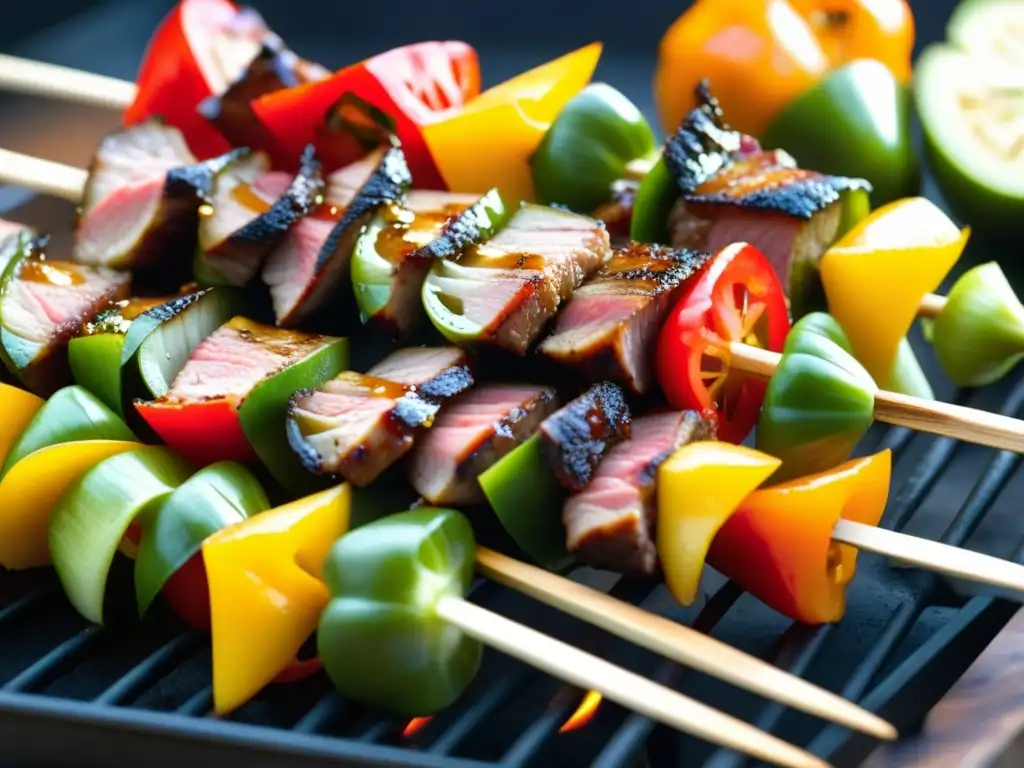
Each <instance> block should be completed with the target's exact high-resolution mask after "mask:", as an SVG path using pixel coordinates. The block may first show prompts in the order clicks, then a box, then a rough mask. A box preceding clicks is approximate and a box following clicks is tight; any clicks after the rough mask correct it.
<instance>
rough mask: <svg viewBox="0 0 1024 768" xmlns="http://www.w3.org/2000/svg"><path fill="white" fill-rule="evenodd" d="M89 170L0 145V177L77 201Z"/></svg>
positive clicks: (48, 193)
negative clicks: (14, 150) (25, 153)
mask: <svg viewBox="0 0 1024 768" xmlns="http://www.w3.org/2000/svg"><path fill="white" fill-rule="evenodd" d="M88 180H89V172H88V171H86V170H83V169H82V168H74V167H72V166H70V165H64V164H63V163H54V162H51V161H49V160H43V159H41V158H38V157H32V156H30V155H23V154H21V153H20V152H12V151H11V150H9V149H3V148H2V147H0V181H2V182H5V183H7V184H13V185H15V186H18V187H25V188H27V189H34V190H36V191H38V192H42V193H44V194H47V195H52V196H54V197H61V198H63V199H65V200H70V201H71V202H73V203H78V202H80V201H81V199H82V195H83V194H84V193H85V183H86V182H87V181H88Z"/></svg>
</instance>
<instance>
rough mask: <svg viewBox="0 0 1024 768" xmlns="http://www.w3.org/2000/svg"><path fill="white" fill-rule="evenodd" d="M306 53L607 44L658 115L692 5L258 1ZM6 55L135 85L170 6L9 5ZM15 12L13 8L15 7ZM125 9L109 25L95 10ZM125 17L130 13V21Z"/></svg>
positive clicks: (934, 10)
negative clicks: (671, 58)
mask: <svg viewBox="0 0 1024 768" xmlns="http://www.w3.org/2000/svg"><path fill="white" fill-rule="evenodd" d="M249 4H250V5H252V6H253V7H255V8H257V9H258V10H259V11H260V12H261V13H263V14H264V15H265V16H266V18H267V20H268V21H269V23H270V25H271V27H272V28H274V29H275V30H276V31H278V32H279V33H280V34H281V35H282V36H284V38H285V39H286V40H288V42H289V43H290V44H291V45H292V47H293V48H295V49H296V50H297V51H298V52H300V53H302V54H304V55H306V56H308V57H310V58H315V59H319V60H320V61H322V63H323V64H325V65H327V66H329V67H338V66H341V65H344V64H347V63H350V62H352V61H355V60H358V59H361V58H363V57H365V56H367V55H369V54H372V53H376V52H379V51H381V50H384V49H386V48H390V47H394V46H396V45H401V44H405V43H411V42H415V41H418V40H427V39H460V40H465V41H467V42H469V43H471V44H473V45H474V46H475V47H476V48H477V50H478V51H479V52H480V58H481V63H482V68H483V73H484V79H485V84H487V85H491V84H494V83H495V82H499V81H500V80H502V79H504V78H506V77H508V76H510V75H512V74H515V73H516V72H517V71H521V70H523V69H526V68H529V67H530V66H532V65H534V64H539V63H541V62H543V61H546V60H548V59H550V58H553V57H555V56H557V55H559V54H561V53H564V52H566V51H568V50H571V49H573V48H575V47H578V46H581V45H584V44H586V43H589V42H591V41H593V40H601V41H603V42H604V43H605V53H604V56H603V58H602V61H601V65H600V67H599V69H598V73H597V78H598V79H601V80H604V81H606V82H610V83H611V84H612V85H615V86H616V87H618V88H619V89H621V90H623V91H624V92H625V93H626V94H627V95H628V96H629V97H630V98H632V99H633V100H634V101H636V102H637V103H638V104H639V105H640V106H641V107H642V108H643V109H644V110H645V111H646V112H648V113H651V110H652V109H653V103H652V99H651V88H650V82H651V75H652V72H653V67H654V62H655V57H656V55H657V45H658V40H659V38H660V37H661V35H662V34H663V32H664V31H665V29H666V28H667V27H668V25H669V24H671V22H672V21H673V20H674V19H675V18H676V17H677V16H678V15H679V14H680V13H681V12H682V11H683V10H684V9H685V7H686V6H687V5H689V3H687V2H684V1H680V0H514V2H512V1H510V0H499V1H498V2H495V1H494V0H251V1H250V3H249ZM955 4H956V3H955V0H913V1H912V2H911V6H913V8H914V13H915V17H916V19H917V24H918V47H919V48H920V45H921V44H922V42H929V41H931V40H935V39H940V38H941V37H942V36H943V27H944V25H945V20H946V18H948V16H949V13H950V10H951V9H952V8H953V6H954V5H955ZM4 5H5V6H8V7H6V8H5V9H4V22H3V24H2V25H0V50H2V51H4V52H8V53H20V54H27V53H30V54H31V55H34V56H37V57H39V58H44V59H46V60H49V61H55V62H59V63H64V64H69V65H74V66H86V65H87V64H88V65H90V68H92V69H93V70H94V71H100V72H103V73H105V74H110V75H116V76H119V77H124V78H131V77H132V76H133V75H134V72H135V66H136V65H137V63H138V60H139V58H140V56H141V54H142V51H143V48H144V45H145V41H146V39H147V37H148V35H149V34H150V32H151V31H152V29H153V27H154V25H155V23H156V21H157V20H158V19H159V18H160V16H161V15H162V14H163V13H165V12H166V11H167V9H169V8H171V7H172V6H173V2H172V1H171V0H120V1H118V0H108V2H96V0H93V1H92V2H89V1H88V0H36V1H35V2H32V0H22V1H21V2H17V3H15V2H13V0H9V2H7V3H4ZM11 6H13V7H11ZM101 6H121V10H122V13H121V14H117V15H116V16H115V15H113V14H112V15H109V16H108V15H107V14H105V13H103V12H102V10H101V11H99V12H98V11H97V8H99V7H101ZM125 11H126V13H125ZM83 13H88V14H89V15H90V16H91V17H92V18H91V19H90V24H89V25H88V26H89V28H90V29H97V30H99V33H97V34H95V35H89V36H87V35H85V34H82V33H80V34H78V35H76V36H74V40H73V41H70V42H62V44H61V45H60V46H59V47H54V46H51V47H49V48H46V47H39V46H28V48H29V50H25V48H26V46H25V42H26V40H27V39H28V36H29V35H30V34H31V33H32V31H33V30H38V29H39V28H41V27H43V26H46V25H52V24H71V23H73V22H74V18H73V17H75V16H76V15H81V14H83Z"/></svg>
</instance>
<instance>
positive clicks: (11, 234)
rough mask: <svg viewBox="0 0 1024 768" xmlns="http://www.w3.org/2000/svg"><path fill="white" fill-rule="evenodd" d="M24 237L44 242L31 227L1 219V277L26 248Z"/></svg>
mask: <svg viewBox="0 0 1024 768" xmlns="http://www.w3.org/2000/svg"><path fill="white" fill-rule="evenodd" d="M23 237H24V238H28V239H29V240H30V241H36V242H42V241H41V240H39V238H38V237H37V235H36V233H35V231H34V230H33V229H32V228H31V227H28V226H25V225H24V224H18V223H17V222H14V221H5V220H3V219H0V275H2V274H3V272H4V270H5V269H7V265H8V264H9V263H10V261H11V259H13V258H14V257H15V256H16V255H17V254H18V251H19V250H21V249H22V248H23V247H25V245H26V242H24V241H23V239H22V238H23Z"/></svg>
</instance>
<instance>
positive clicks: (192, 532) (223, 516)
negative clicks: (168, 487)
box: [135, 461, 270, 616]
mask: <svg viewBox="0 0 1024 768" xmlns="http://www.w3.org/2000/svg"><path fill="white" fill-rule="evenodd" d="M268 509H270V501H269V499H268V498H267V494H266V492H265V491H264V490H263V486H261V485H260V483H259V481H258V480H257V479H256V478H255V477H254V476H253V474H252V473H251V472H250V471H249V470H248V469H246V468H245V467H244V466H242V465H241V464H237V463H235V462H230V461H225V462H220V463H217V464H211V465H210V466H208V467H205V468H203V469H201V470H199V471H198V472H197V473H196V474H194V475H193V476H192V477H190V478H189V479H188V480H186V481H185V482H184V483H182V484H181V485H179V486H178V487H177V488H175V489H174V490H173V491H172V492H171V494H170V496H168V497H167V498H166V500H165V501H164V502H163V503H162V504H159V505H153V506H149V507H147V508H146V509H145V510H144V511H143V513H142V514H141V515H140V516H139V518H138V523H139V526H140V527H141V528H142V538H141V541H140V542H139V552H138V555H137V556H136V558H135V598H136V600H137V602H138V605H139V615H140V616H145V615H146V611H147V610H149V607H150V605H151V604H152V603H153V600H155V599H156V596H157V595H158V594H160V591H161V590H162V589H163V588H164V585H165V584H166V583H167V581H168V580H169V579H170V578H171V577H172V576H173V575H174V574H175V573H176V572H177V571H178V569H180V568H181V567H182V566H184V565H185V563H187V562H188V561H189V559H191V558H192V556H193V555H195V554H196V553H197V552H199V550H200V548H201V547H202V545H203V541H204V540H205V539H206V538H207V537H208V536H210V535H211V534H213V533H216V532H217V531H219V530H221V529H222V528H226V527H228V526H229V525H232V524H234V523H238V522H241V521H242V520H245V519H247V518H249V517H251V516H252V515H255V514H257V513H259V512H264V511H266V510H268ZM205 597H206V599H207V601H208V600H209V597H208V596H205Z"/></svg>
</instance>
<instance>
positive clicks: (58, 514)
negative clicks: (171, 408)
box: [49, 446, 193, 624]
mask: <svg viewBox="0 0 1024 768" xmlns="http://www.w3.org/2000/svg"><path fill="white" fill-rule="evenodd" d="M192 471H193V468H192V467H191V466H190V465H189V464H188V463H187V462H186V461H185V460H184V459H182V458H180V457H179V456H176V455H175V454H173V453H172V452H171V451H169V450H167V449H166V448H160V447H155V446H147V447H144V448H139V449H138V450H134V451H128V452H126V453H119V454H117V455H115V456H111V457H110V458H109V459H104V460H103V461H101V462H100V463H99V464H97V465H96V466H94V467H93V468H92V469H90V470H89V471H88V472H86V473H85V474H84V475H82V476H81V477H80V478H78V480H76V481H75V482H74V483H73V484H72V485H71V486H70V487H68V489H67V490H66V491H65V492H64V494H63V495H62V496H61V498H60V500H59V501H58V502H57V505H56V506H55V507H54V510H53V516H52V518H51V520H50V536H49V540H50V555H51V557H52V559H53V567H54V570H56V572H57V576H58V578H59V579H60V582H61V585H62V586H63V587H64V593H65V594H66V595H67V596H68V599H69V600H70V601H71V604H72V605H73V606H74V607H75V609H76V610H77V611H78V612H79V613H80V614H81V615H82V616H83V617H85V618H86V619H88V620H89V621H92V622H94V623H96V624H102V623H103V595H104V592H105V590H106V584H107V578H108V575H109V573H110V566H111V564H112V563H113V561H114V554H115V553H116V552H117V549H118V547H119V546H120V544H121V541H122V539H124V536H125V533H126V532H127V531H128V527H129V526H130V525H131V524H132V521H133V520H135V518H136V517H138V516H139V515H146V514H148V511H147V510H148V509H149V508H151V507H153V506H156V505H161V504H163V503H164V501H165V500H166V499H167V497H168V496H169V495H170V494H171V492H172V491H173V490H174V489H175V488H177V487H178V486H180V485H181V484H182V483H184V482H185V481H186V480H187V479H188V477H189V475H191V474H192Z"/></svg>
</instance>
